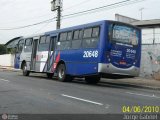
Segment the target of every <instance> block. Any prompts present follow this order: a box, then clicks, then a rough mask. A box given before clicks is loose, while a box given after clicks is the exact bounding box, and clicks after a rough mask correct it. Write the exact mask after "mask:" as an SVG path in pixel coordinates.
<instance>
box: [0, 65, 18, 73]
mask: <svg viewBox="0 0 160 120" xmlns="http://www.w3.org/2000/svg"><path fill="white" fill-rule="evenodd" d="M0 70H1V71H13V72H19V71H21V69H15V68H12V67H2V66H0Z"/></svg>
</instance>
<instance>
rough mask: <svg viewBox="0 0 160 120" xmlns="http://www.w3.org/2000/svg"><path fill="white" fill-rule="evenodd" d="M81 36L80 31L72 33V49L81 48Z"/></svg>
mask: <svg viewBox="0 0 160 120" xmlns="http://www.w3.org/2000/svg"><path fill="white" fill-rule="evenodd" d="M81 35H82V30H76V31H74V32H73V40H72V49H79V48H81Z"/></svg>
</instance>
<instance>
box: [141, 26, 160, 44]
mask: <svg viewBox="0 0 160 120" xmlns="http://www.w3.org/2000/svg"><path fill="white" fill-rule="evenodd" d="M156 43H160V28H143V29H142V44H156Z"/></svg>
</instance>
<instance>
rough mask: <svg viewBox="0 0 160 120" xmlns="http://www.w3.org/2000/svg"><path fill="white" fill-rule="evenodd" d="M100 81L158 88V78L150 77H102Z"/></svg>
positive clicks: (159, 88)
mask: <svg viewBox="0 0 160 120" xmlns="http://www.w3.org/2000/svg"><path fill="white" fill-rule="evenodd" d="M102 81H105V82H107V83H110V84H115V85H122V86H129V87H137V88H146V89H153V90H160V80H154V79H152V78H150V79H149V78H142V77H135V78H124V79H106V80H104V79H102Z"/></svg>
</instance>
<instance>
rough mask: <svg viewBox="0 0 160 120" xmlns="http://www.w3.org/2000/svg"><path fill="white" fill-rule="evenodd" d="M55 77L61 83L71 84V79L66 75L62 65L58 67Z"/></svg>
mask: <svg viewBox="0 0 160 120" xmlns="http://www.w3.org/2000/svg"><path fill="white" fill-rule="evenodd" d="M57 76H58V80H59V81H62V82H71V81H72V77H71V76H70V75H67V74H66V67H65V65H64V64H60V65H58V68H57Z"/></svg>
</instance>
